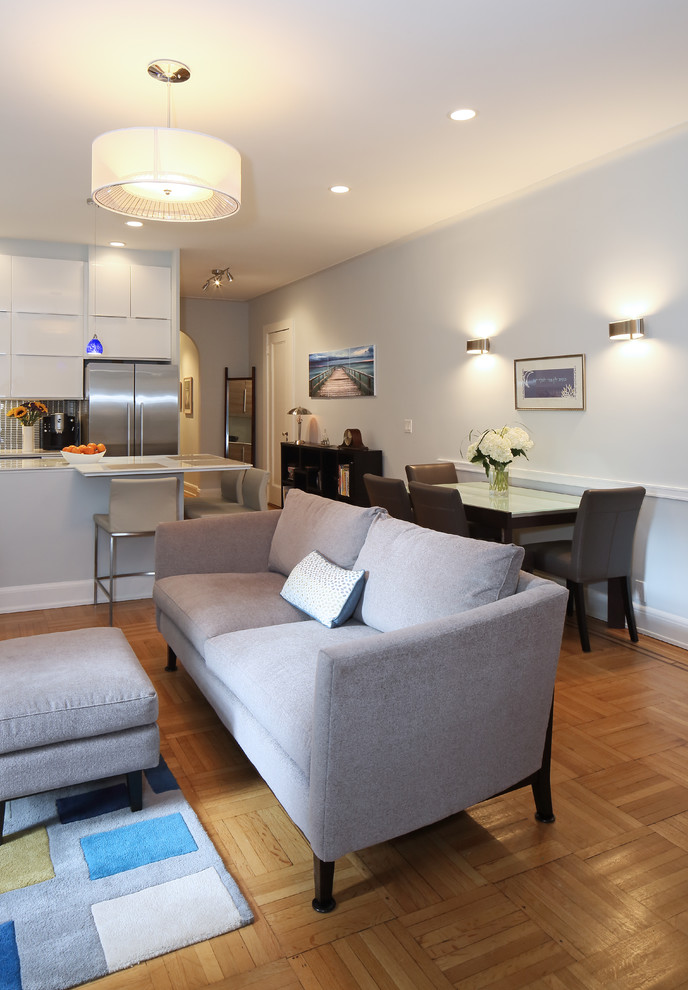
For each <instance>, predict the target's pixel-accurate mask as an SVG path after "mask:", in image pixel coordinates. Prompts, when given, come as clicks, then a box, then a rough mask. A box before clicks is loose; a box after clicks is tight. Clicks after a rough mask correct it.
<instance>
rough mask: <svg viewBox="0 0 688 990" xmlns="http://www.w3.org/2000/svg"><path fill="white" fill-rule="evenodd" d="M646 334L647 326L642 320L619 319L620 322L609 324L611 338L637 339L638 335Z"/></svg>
mask: <svg viewBox="0 0 688 990" xmlns="http://www.w3.org/2000/svg"><path fill="white" fill-rule="evenodd" d="M644 336H645V326H644V324H643V321H642V319H640V320H619V322H618V323H610V324H609V339H610V340H631V339H633V340H637V338H638V337H644Z"/></svg>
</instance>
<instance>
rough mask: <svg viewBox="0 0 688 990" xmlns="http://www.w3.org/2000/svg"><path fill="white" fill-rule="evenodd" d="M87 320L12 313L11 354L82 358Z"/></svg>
mask: <svg viewBox="0 0 688 990" xmlns="http://www.w3.org/2000/svg"><path fill="white" fill-rule="evenodd" d="M83 339H84V318H83V316H66V315H63V314H56V313H13V314H12V352H13V353H14V354H41V355H44V356H48V355H55V356H60V357H61V356H65V355H72V356H73V357H81V355H82V354H83Z"/></svg>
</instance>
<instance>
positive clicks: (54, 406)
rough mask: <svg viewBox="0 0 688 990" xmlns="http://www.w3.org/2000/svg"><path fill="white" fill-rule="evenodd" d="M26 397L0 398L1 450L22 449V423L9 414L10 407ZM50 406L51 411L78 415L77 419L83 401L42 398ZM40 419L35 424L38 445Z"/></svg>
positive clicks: (35, 438) (37, 444) (17, 404)
mask: <svg viewBox="0 0 688 990" xmlns="http://www.w3.org/2000/svg"><path fill="white" fill-rule="evenodd" d="M23 401H28V400H26V399H0V451H3V450H21V446H22V438H21V431H22V425H21V422H20V421H19V420H18V419H15V418H14V416H10V417H8V416H7V410H8V409H14V407H15V406H20V405H21V404H22V402H23ZM40 401H41V402H43V401H44V402H45V404H46V406H47V407H48V412H49V413H58V412H63V413H65V414H66V415H67V416H76V418H77V420H78V419H79V417H80V415H81V405H82V404H81V402H80V400H79V399H45V400H43V399H41V400H40ZM40 428H41V427H40V420H39V421H38V422H37V423H35V424H34V428H33V431H34V440H35V443H36V447H38V446H39V445H40V432H39V431H40Z"/></svg>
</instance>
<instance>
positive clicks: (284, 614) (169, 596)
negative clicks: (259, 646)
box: [153, 571, 308, 655]
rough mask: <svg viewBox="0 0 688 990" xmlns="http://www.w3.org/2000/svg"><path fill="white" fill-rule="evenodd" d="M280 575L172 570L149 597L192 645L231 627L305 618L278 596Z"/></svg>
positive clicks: (200, 647)
mask: <svg viewBox="0 0 688 990" xmlns="http://www.w3.org/2000/svg"><path fill="white" fill-rule="evenodd" d="M283 584H284V577H283V576H282V575H281V574H272V573H270V572H268V571H264V572H263V571H259V572H257V573H248V574H244V573H240V574H235V573H224V574H223V573H220V574H216V573H213V574H174V575H170V576H169V577H165V578H161V579H160V580H159V581H156V582H155V585H154V586H153V600H154V602H155V604H156V605H157V607H158V608H159V609H160V611H161V612H164V613H165V615H166V616H167V617H168V618H170V619H171V620H172V621H173V622H174V623H175V625H176V626H177V627H178V628H179V629H180V631H181V632H182V633H183V634H184V636H186V638H187V639H188V640H189V641H190V642H191V643H192V644H193V646H194V647H195V649H196V650H197V651H198V652H199V653H200V654H201V655H203V653H204V650H205V644H206V640H208V639H212V638H213V637H214V636H221V635H222V634H223V633H231V632H234V631H235V630H236V629H254V628H255V627H260V626H272V625H278V624H280V625H281V624H283V623H288V622H302V621H304V620H306V619H307V618H308V616H306V615H305V614H304V613H303V612H302V611H301V610H300V609H298V608H294V606H293V605H290V604H289V602H285V600H284V599H283V598H282V597H280V591H281V590H282V585H283Z"/></svg>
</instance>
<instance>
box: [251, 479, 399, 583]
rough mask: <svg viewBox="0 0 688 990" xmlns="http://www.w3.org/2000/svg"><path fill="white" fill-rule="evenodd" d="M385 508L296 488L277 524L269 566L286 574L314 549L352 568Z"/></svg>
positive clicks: (291, 492)
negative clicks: (349, 502) (324, 496)
mask: <svg viewBox="0 0 688 990" xmlns="http://www.w3.org/2000/svg"><path fill="white" fill-rule="evenodd" d="M380 515H386V512H385V510H384V509H380V508H378V507H374V508H371V509H361V508H359V507H358V506H356V505H347V504H346V503H345V502H335V501H333V499H330V498H322V496H320V495H311V494H310V492H302V491H301V490H300V489H298V488H293V489H292V490H291V491H290V492H289V493H288V495H287V497H286V499H285V500H284V508H283V509H282V514H281V516H280V518H279V522H278V523H277V526H276V527H275V534H274V536H273V538H272V545H271V546H270V556H269V557H268V568H269V570H271V571H278V572H279V573H280V574H284V576H285V577H286V576H287V575H288V574H291V572H292V571H293V569H294V568H295V567H296V565H297V564H298V563H299V561H301V560H303V558H304V557H306V556H307V555H308V554H309V553H310V552H311V551H312V550H317V551H319V553H321V554H322V555H323V557H327V559H328V560H331V561H332V562H333V563H335V564H338V565H339V566H340V567H347V568H351V567H353V565H354V561H355V560H356V557H357V556H358V554H359V552H360V550H361V547H362V546H363V542H364V540H365V538H366V535H367V533H368V529H369V527H370V524H371V522H372V521H373V519H375V518H376V517H377V516H380Z"/></svg>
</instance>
